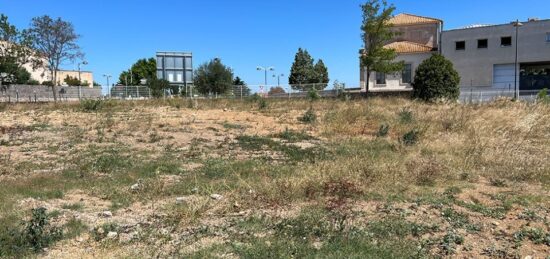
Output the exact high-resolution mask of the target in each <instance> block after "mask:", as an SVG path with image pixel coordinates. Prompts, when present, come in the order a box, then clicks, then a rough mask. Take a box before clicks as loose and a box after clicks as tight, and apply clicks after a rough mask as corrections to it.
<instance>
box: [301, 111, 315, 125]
mask: <svg viewBox="0 0 550 259" xmlns="http://www.w3.org/2000/svg"><path fill="white" fill-rule="evenodd" d="M298 120H299V121H301V122H303V123H314V122H316V121H317V114H315V111H314V110H313V108H309V109H308V110H307V111H306V113H304V115H303V116H302V117H300V118H298Z"/></svg>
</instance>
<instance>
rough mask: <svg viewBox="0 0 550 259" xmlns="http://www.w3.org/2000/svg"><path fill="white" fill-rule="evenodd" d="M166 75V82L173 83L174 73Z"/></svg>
mask: <svg viewBox="0 0 550 259" xmlns="http://www.w3.org/2000/svg"><path fill="white" fill-rule="evenodd" d="M166 75H168V82H170V83H172V82H174V72H171V71H170V72H166Z"/></svg>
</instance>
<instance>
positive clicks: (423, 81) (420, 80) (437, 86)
mask: <svg viewBox="0 0 550 259" xmlns="http://www.w3.org/2000/svg"><path fill="white" fill-rule="evenodd" d="M459 83H460V76H459V75H458V72H456V70H455V69H454V66H453V63H452V62H451V61H449V60H447V59H446V58H445V57H443V55H440V54H434V55H432V56H431V57H430V58H429V59H426V60H424V61H423V62H422V63H421V64H420V66H418V68H417V69H416V74H415V77H414V82H413V90H414V91H413V97H414V98H419V99H422V100H425V101H436V100H438V99H446V100H457V99H458V97H459V96H460V88H459V86H458V84H459Z"/></svg>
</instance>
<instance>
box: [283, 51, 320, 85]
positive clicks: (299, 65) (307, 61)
mask: <svg viewBox="0 0 550 259" xmlns="http://www.w3.org/2000/svg"><path fill="white" fill-rule="evenodd" d="M314 63H315V60H314V59H313V58H312V57H311V55H310V54H309V52H308V51H307V50H303V49H302V48H299V49H298V52H297V53H296V55H295V57H294V63H292V67H291V69H290V76H289V78H288V83H289V84H290V85H291V86H292V89H294V90H301V91H307V90H310V89H311V88H313V85H312V84H318V85H315V89H316V90H322V89H325V87H327V84H328V82H329V77H328V69H327V67H326V66H325V64H324V63H323V61H322V60H319V61H318V62H317V63H316V64H315V65H314Z"/></svg>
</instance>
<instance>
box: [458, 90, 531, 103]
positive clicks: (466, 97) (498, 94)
mask: <svg viewBox="0 0 550 259" xmlns="http://www.w3.org/2000/svg"><path fill="white" fill-rule="evenodd" d="M539 92H540V90H521V91H517V93H516V91H514V90H513V89H491V88H463V89H461V90H460V97H459V100H460V102H462V103H487V102H492V101H495V100H498V99H503V98H507V99H514V98H517V99H518V100H522V101H526V102H535V101H536V100H537V95H538V93H539Z"/></svg>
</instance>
